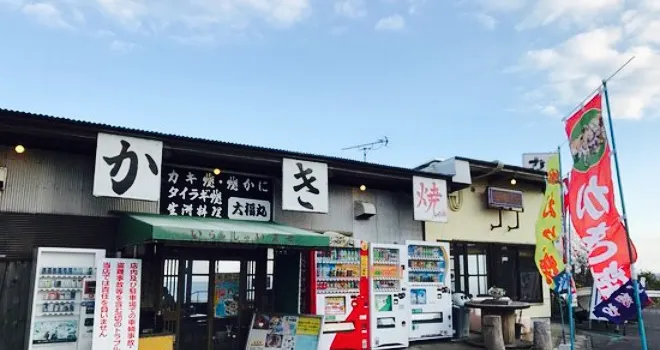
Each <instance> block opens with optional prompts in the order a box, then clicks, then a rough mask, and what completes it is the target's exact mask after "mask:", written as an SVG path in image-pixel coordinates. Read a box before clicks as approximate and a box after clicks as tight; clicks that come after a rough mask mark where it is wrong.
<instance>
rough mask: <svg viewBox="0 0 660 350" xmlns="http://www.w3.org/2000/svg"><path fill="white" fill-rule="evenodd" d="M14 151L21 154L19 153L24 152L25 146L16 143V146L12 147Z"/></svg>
mask: <svg viewBox="0 0 660 350" xmlns="http://www.w3.org/2000/svg"><path fill="white" fill-rule="evenodd" d="M14 152H16V153H18V154H21V153H23V152H25V146H23V145H16V147H14Z"/></svg>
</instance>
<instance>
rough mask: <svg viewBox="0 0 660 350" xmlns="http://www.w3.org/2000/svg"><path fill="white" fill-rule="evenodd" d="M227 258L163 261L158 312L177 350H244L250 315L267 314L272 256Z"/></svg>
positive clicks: (212, 255) (210, 255)
mask: <svg viewBox="0 0 660 350" xmlns="http://www.w3.org/2000/svg"><path fill="white" fill-rule="evenodd" d="M177 253H179V254H178V255H180V256H181V255H183V254H181V253H182V252H181V251H178V252H177ZM223 253H225V254H223ZM226 253H228V252H226V251H224V250H214V251H213V252H206V254H205V253H198V254H194V258H193V257H192V256H186V257H178V258H165V259H164V261H163V291H162V293H163V296H162V298H161V305H160V306H161V307H160V309H161V310H162V315H163V326H164V329H165V330H166V331H168V332H171V333H172V334H175V335H176V343H175V349H177V350H188V349H200V350H201V349H208V350H234V349H236V350H238V349H243V348H244V347H245V340H246V338H247V332H248V330H249V324H250V322H251V320H252V314H253V313H254V312H255V311H256V310H265V308H264V307H265V306H266V305H267V298H266V289H267V288H266V287H267V285H266V282H267V276H268V275H271V276H272V262H270V263H267V261H268V260H269V259H268V257H270V256H272V253H271V254H269V255H267V250H266V249H250V250H245V251H242V252H241V251H239V252H237V251H236V250H234V251H233V252H231V253H230V254H226ZM238 253H240V256H239V254H238ZM220 257H222V258H220ZM267 265H268V268H269V269H268V270H267ZM271 278H272V277H271Z"/></svg>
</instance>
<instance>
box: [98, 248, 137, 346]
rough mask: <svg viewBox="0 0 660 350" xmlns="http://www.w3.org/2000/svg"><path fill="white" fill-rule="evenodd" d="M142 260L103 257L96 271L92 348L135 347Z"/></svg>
mask: <svg viewBox="0 0 660 350" xmlns="http://www.w3.org/2000/svg"><path fill="white" fill-rule="evenodd" d="M141 271H142V261H141V260H138V259H103V260H102V261H101V266H100V267H99V268H98V269H97V271H96V300H95V304H96V307H95V311H94V332H93V335H94V338H93V341H92V350H137V349H138V338H139V330H140V284H141Z"/></svg>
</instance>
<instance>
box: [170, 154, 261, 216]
mask: <svg viewBox="0 0 660 350" xmlns="http://www.w3.org/2000/svg"><path fill="white" fill-rule="evenodd" d="M162 174H163V177H162V180H161V189H160V213H161V214H165V215H186V216H196V217H207V218H222V219H235V220H252V221H270V220H271V219H272V216H271V208H272V206H273V205H272V204H273V190H272V182H271V180H270V179H269V178H265V177H257V176H249V175H242V174H241V175H238V174H232V173H230V172H222V173H220V174H218V175H215V174H214V173H213V172H211V171H203V170H196V169H187V168H183V167H171V166H164V167H163V172H162Z"/></svg>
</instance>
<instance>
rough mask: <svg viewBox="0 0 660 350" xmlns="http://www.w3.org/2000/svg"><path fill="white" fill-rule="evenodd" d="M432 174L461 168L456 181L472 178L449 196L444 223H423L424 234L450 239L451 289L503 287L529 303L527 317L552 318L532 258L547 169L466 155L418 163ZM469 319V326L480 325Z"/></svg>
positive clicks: (476, 292) (477, 292)
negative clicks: (446, 218)
mask: <svg viewBox="0 0 660 350" xmlns="http://www.w3.org/2000/svg"><path fill="white" fill-rule="evenodd" d="M417 169H418V170H423V171H428V172H431V173H438V174H439V173H447V169H460V170H461V171H458V172H456V173H455V175H454V179H453V181H454V182H461V183H470V185H469V186H467V187H465V188H464V189H460V190H457V191H455V192H453V193H451V194H450V195H449V212H448V215H447V216H448V222H447V223H435V222H427V223H426V224H425V239H426V240H428V241H440V242H450V243H451V245H450V246H451V250H450V251H451V255H452V258H451V260H452V289H453V290H454V291H456V292H463V293H465V294H469V295H472V296H473V297H479V296H483V295H486V294H487V293H488V289H489V288H491V287H494V286H495V287H499V288H503V289H504V290H505V291H506V296H508V297H510V298H511V299H512V300H515V301H523V302H527V303H530V304H532V306H531V307H530V308H529V309H526V310H524V311H523V312H522V321H523V323H524V324H526V325H527V326H528V327H527V329H529V325H530V324H531V320H532V319H535V318H549V317H550V304H551V303H550V290H549V289H548V288H547V286H546V285H545V284H544V283H543V281H542V279H541V275H540V273H539V271H538V268H537V267H536V264H535V262H534V251H535V247H536V233H535V225H536V220H537V218H538V215H539V210H540V208H541V205H542V202H543V196H544V191H545V176H546V174H545V172H544V171H539V170H533V169H529V168H524V167H519V166H513V165H507V164H503V163H501V162H497V161H495V162H489V161H482V160H476V159H470V158H464V157H454V158H451V159H447V160H443V161H440V160H436V161H431V162H428V163H426V164H423V165H422V166H419V167H417ZM476 316H477V315H476V314H475V315H474V317H472V318H471V329H473V330H478V329H480V328H481V325H480V318H479V317H476Z"/></svg>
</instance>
